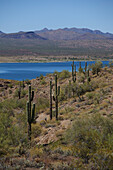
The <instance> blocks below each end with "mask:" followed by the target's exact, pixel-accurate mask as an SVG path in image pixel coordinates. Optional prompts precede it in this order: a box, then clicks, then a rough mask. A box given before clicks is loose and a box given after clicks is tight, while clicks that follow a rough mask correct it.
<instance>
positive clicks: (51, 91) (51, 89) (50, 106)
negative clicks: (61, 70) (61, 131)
mask: <svg viewBox="0 0 113 170" xmlns="http://www.w3.org/2000/svg"><path fill="white" fill-rule="evenodd" d="M52 86H53V85H52V80H50V120H52Z"/></svg>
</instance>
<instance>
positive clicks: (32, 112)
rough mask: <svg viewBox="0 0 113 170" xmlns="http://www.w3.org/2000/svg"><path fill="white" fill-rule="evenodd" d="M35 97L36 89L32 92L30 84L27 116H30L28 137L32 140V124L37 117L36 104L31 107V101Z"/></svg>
mask: <svg viewBox="0 0 113 170" xmlns="http://www.w3.org/2000/svg"><path fill="white" fill-rule="evenodd" d="M33 98H34V91H32V93H31V85H29V93H28V100H29V101H28V102H27V117H28V139H29V140H31V124H32V123H33V122H34V118H35V104H33V107H32V108H31V101H33Z"/></svg>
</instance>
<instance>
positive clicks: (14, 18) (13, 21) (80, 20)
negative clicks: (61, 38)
mask: <svg viewBox="0 0 113 170" xmlns="http://www.w3.org/2000/svg"><path fill="white" fill-rule="evenodd" d="M45 27H46V28H49V29H58V28H65V27H69V28H71V27H76V28H89V29H92V30H101V31H103V32H111V33H113V0H0V31H3V32H6V33H10V32H18V31H34V30H40V29H43V28H45Z"/></svg>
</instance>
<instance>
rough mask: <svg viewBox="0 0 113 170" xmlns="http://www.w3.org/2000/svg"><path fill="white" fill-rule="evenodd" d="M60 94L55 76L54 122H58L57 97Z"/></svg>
mask: <svg viewBox="0 0 113 170" xmlns="http://www.w3.org/2000/svg"><path fill="white" fill-rule="evenodd" d="M59 94H60V86H58V87H57V75H56V74H55V96H54V99H55V109H56V120H58V96H59Z"/></svg>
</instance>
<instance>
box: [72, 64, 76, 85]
mask: <svg viewBox="0 0 113 170" xmlns="http://www.w3.org/2000/svg"><path fill="white" fill-rule="evenodd" d="M71 66H72V80H73V82H74V83H75V82H76V65H74V61H73V64H72V65H71Z"/></svg>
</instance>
